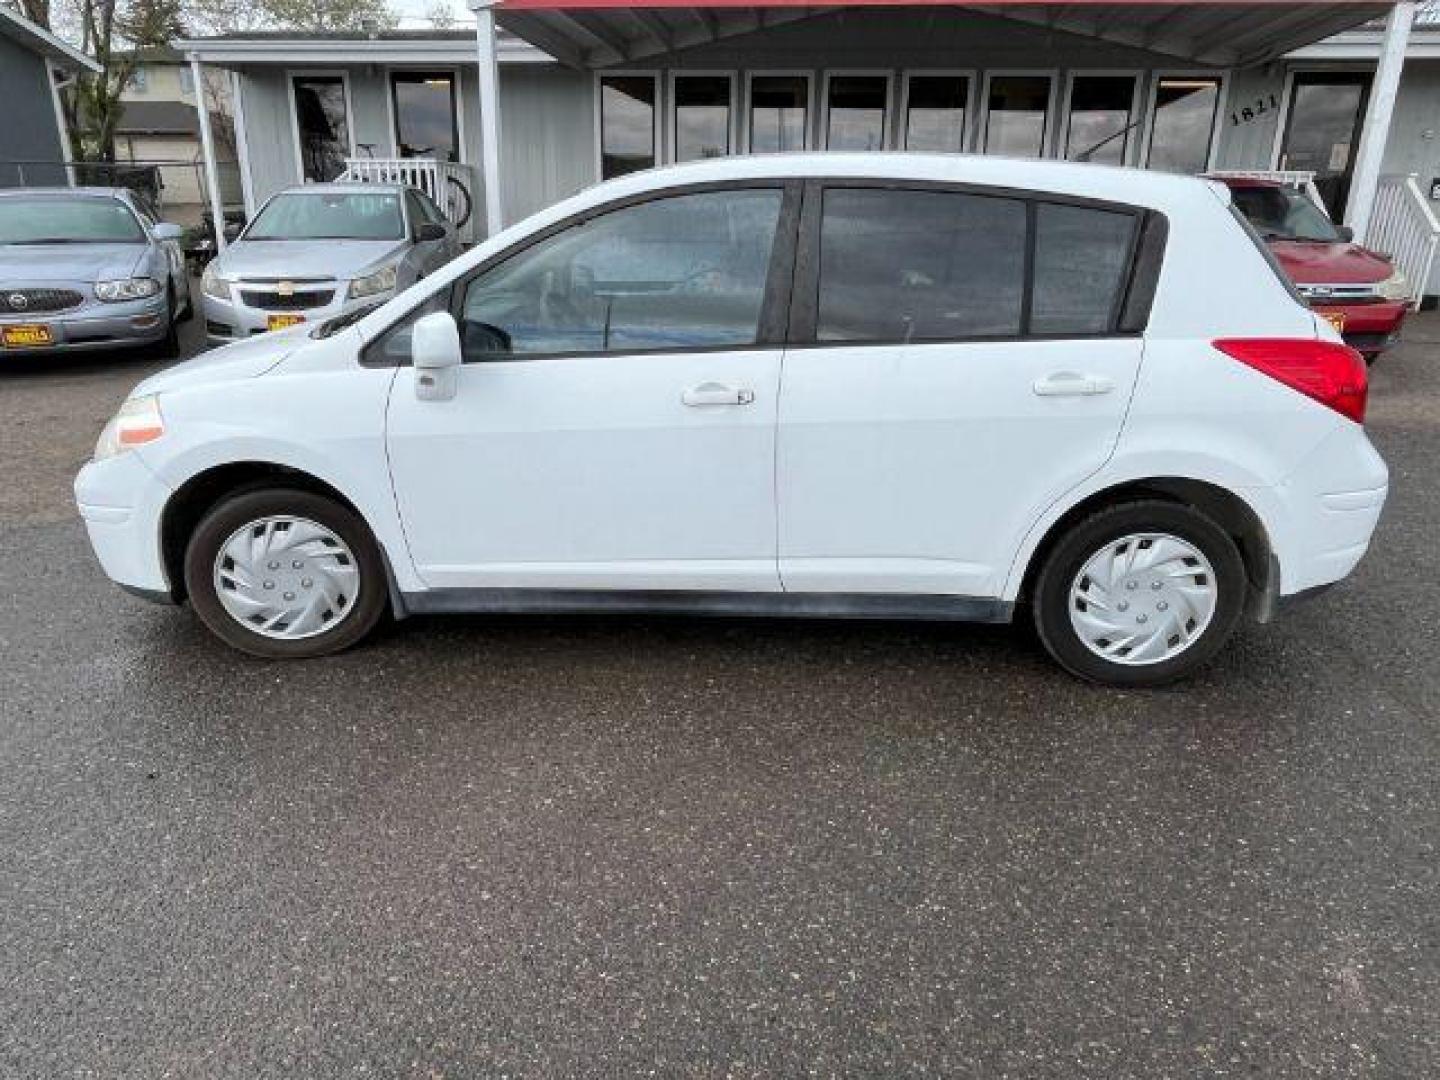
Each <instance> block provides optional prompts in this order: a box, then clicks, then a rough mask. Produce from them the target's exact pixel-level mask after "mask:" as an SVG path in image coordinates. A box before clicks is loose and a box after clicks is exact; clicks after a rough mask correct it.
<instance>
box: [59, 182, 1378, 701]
mask: <svg viewBox="0 0 1440 1080" xmlns="http://www.w3.org/2000/svg"><path fill="white" fill-rule="evenodd" d="M1229 198H1230V197H1229V193H1228V191H1226V190H1225V189H1224V188H1223V187H1221V186H1219V185H1216V184H1213V183H1209V182H1206V181H1203V180H1196V179H1190V178H1182V177H1177V176H1167V175H1160V174H1156V173H1148V172H1140V171H1134V170H1123V169H1109V168H1101V167H1097V166H1090V165H1076V164H1062V163H1041V162H1033V161H1026V162H1019V161H1008V160H1002V159H994V158H973V157H951V156H909V155H879V154H872V155H854V156H850V155H842V154H827V155H824V156H810V155H795V156H784V157H772V158H735V159H727V160H717V161H709V162H704V163H698V164H692V165H685V166H680V167H676V168H670V169H661V170H657V171H653V172H647V173H643V174H636V175H631V176H627V177H625V178H623V179H620V180H617V181H614V182H612V183H607V184H604V185H601V186H599V187H596V188H594V189H592V190H590V191H587V192H585V193H584V194H581V195H579V196H577V197H575V198H573V199H570V200H568V201H567V202H564V203H561V204H560V205H557V206H555V207H552V208H551V209H549V210H546V211H545V212H543V213H541V214H539V215H537V216H536V217H534V218H531V219H530V220H528V221H526V222H524V223H522V224H520V225H517V226H515V227H514V228H511V229H508V230H506V231H505V232H503V233H501V234H499V235H497V236H495V237H493V238H491V239H490V240H489V241H488V242H486V243H484V244H482V245H481V246H479V247H478V248H477V249H475V250H474V251H472V252H471V253H470V254H469V255H467V256H465V257H463V258H460V259H458V260H456V261H455V262H453V263H451V264H450V265H448V266H447V267H445V268H444V269H443V270H442V271H440V272H439V273H437V274H436V275H434V276H433V277H431V278H429V279H426V280H425V281H423V282H422V283H420V284H417V285H416V286H414V287H413V288H411V289H409V290H408V291H406V292H405V293H403V294H401V295H400V296H397V297H395V298H394V299H393V300H391V301H389V302H388V303H385V304H384V305H383V306H380V307H378V308H377V309H374V310H371V311H369V312H368V313H366V312H360V313H351V314H349V315H345V316H341V317H339V318H338V319H333V320H331V321H330V322H328V323H325V324H323V325H321V326H319V327H318V328H297V329H294V330H290V331H285V332H282V333H279V334H274V335H268V336H265V337H263V338H259V339H256V340H254V341H251V342H245V343H242V344H238V345H234V346H230V347H228V348H225V349H221V350H219V351H218V352H214V353H211V354H209V355H207V356H204V357H201V358H200V359H197V360H193V361H190V362H188V363H185V364H181V365H179V366H178V367H175V368H172V369H171V370H169V371H166V372H163V373H161V374H159V375H157V376H155V377H153V378H151V379H149V380H147V381H146V382H144V383H142V384H141V385H140V386H139V387H137V388H136V390H135V392H134V395H133V396H132V397H131V398H130V399H129V400H127V401H126V402H125V404H124V405H123V406H122V408H121V409H120V412H119V414H118V415H117V416H116V417H115V419H114V420H112V421H111V423H110V424H109V426H108V427H107V428H106V429H105V431H104V433H103V434H102V435H101V438H100V442H99V445H98V446H97V448H96V452H95V460H94V461H93V462H91V463H90V464H88V465H87V466H85V468H84V470H83V471H82V472H81V473H80V476H79V478H78V479H77V481H76V494H77V497H78V501H79V504H80V511H81V513H82V515H83V516H84V518H85V521H86V523H87V526H88V529H89V533H90V538H91V542H92V544H93V545H94V547H95V551H96V553H97V554H98V555H99V558H100V562H101V563H102V565H103V566H104V568H105V570H106V572H107V573H108V574H109V575H110V576H111V577H112V578H114V579H115V580H116V581H117V582H119V583H120V584H121V585H123V586H124V587H126V588H128V589H130V590H131V591H134V592H138V593H141V594H144V595H146V596H150V597H154V598H163V599H166V600H170V601H180V600H183V599H185V598H187V597H188V598H189V600H190V602H191V604H192V605H193V607H194V608H195V610H196V612H197V613H198V614H199V616H200V618H201V619H202V620H204V622H205V623H206V625H207V626H209V627H210V629H212V630H213V631H214V632H215V633H216V634H218V635H219V636H220V637H221V638H223V639H224V640H225V641H227V642H229V643H230V644H231V645H234V646H236V647H237V648H240V649H243V650H245V651H246V652H250V653H254V654H257V655H261V656H268V657H304V656H317V655H320V654H323V653H328V652H332V651H334V650H336V649H340V648H343V647H345V646H348V645H351V644H353V643H354V642H356V641H358V640H359V639H360V638H362V637H363V636H365V634H366V633H367V632H368V631H369V630H370V629H371V628H372V627H374V625H375V624H376V622H377V620H379V619H380V618H381V617H382V616H384V615H385V614H386V613H387V612H388V613H391V614H393V615H395V616H397V617H399V616H404V615H406V614H408V613H417V612H440V611H446V612H460V611H487V612H538V611H544V612H553V611H612V612H634V611H647V612H698V613H714V614H725V615H797V616H806V617H814V616H838V617H847V618H853V617H873V618H921V619H978V620H984V621H994V622H999V621H1006V620H1009V619H1011V618H1012V617H1013V616H1014V615H1015V614H1016V613H1017V611H1018V610H1021V609H1022V608H1023V609H1025V610H1029V611H1032V612H1033V615H1034V618H1035V621H1036V622H1037V624H1038V627H1039V631H1040V636H1041V638H1042V640H1043V641H1044V643H1045V645H1046V646H1047V647H1048V648H1049V650H1050V651H1051V652H1052V653H1053V654H1054V656H1055V658H1056V659H1057V660H1059V661H1060V663H1061V664H1063V665H1064V666H1065V667H1067V668H1068V669H1070V670H1071V671H1072V672H1075V673H1077V674H1080V675H1082V676H1085V677H1088V678H1091V679H1097V680H1102V681H1106V682H1110V683H1115V684H1126V685H1142V684H1154V683H1160V682H1165V681H1168V680H1171V679H1174V678H1177V677H1179V676H1181V675H1184V674H1186V673H1187V672H1190V671H1192V670H1193V669H1194V668H1196V667H1197V666H1198V665H1200V664H1201V663H1203V662H1204V661H1206V660H1207V659H1209V658H1210V657H1212V656H1213V655H1214V654H1215V652H1216V651H1217V650H1218V649H1219V648H1220V647H1221V645H1222V644H1223V643H1224V641H1225V640H1226V638H1227V637H1228V636H1229V635H1230V633H1231V632H1232V631H1233V630H1234V629H1235V626H1236V624H1237V623H1238V622H1239V620H1240V619H1241V617H1242V616H1245V615H1249V616H1251V617H1253V618H1258V619H1260V620H1262V621H1263V620H1265V619H1268V618H1269V617H1270V615H1271V614H1272V613H1273V611H1274V610H1275V608H1276V606H1277V601H1279V600H1281V599H1283V598H1288V597H1295V596H1298V595H1300V594H1302V593H1307V592H1310V591H1313V590H1315V589H1318V588H1319V587H1321V586H1324V585H1328V584H1330V583H1332V582H1335V581H1338V580H1339V579H1341V578H1343V577H1345V576H1346V575H1347V574H1348V573H1350V571H1351V570H1352V569H1353V568H1354V566H1355V564H1356V563H1357V562H1358V561H1359V559H1360V557H1361V556H1362V555H1363V554H1364V552H1365V550H1366V547H1367V546H1368V544H1369V541H1370V536H1371V532H1372V531H1373V529H1374V528H1375V524H1376V521H1377V519H1378V517H1379V515H1380V510H1381V507H1382V505H1383V503H1384V501H1385V495H1386V485H1387V475H1386V469H1385V465H1384V463H1383V462H1382V461H1381V460H1380V457H1379V456H1378V455H1377V454H1376V452H1375V450H1374V448H1373V447H1372V446H1371V444H1370V441H1369V440H1368V439H1367V438H1366V436H1365V432H1364V429H1363V428H1362V426H1361V421H1362V419H1363V413H1364V408H1365V395H1366V375H1365V365H1364V364H1363V362H1361V360H1360V358H1359V356H1358V354H1356V353H1354V352H1353V351H1351V350H1350V349H1348V348H1346V347H1345V346H1344V345H1342V344H1341V343H1340V341H1339V339H1338V337H1337V336H1336V334H1335V332H1334V331H1333V330H1332V329H1331V328H1330V326H1329V325H1328V324H1327V323H1325V322H1323V321H1322V320H1319V319H1317V318H1316V316H1315V315H1314V313H1313V312H1311V311H1310V310H1309V309H1308V308H1306V307H1305V306H1304V304H1302V303H1301V302H1300V301H1299V300H1298V299H1297V298H1296V297H1295V296H1294V295H1293V294H1292V292H1291V290H1290V287H1289V286H1288V285H1287V283H1286V281H1285V278H1284V277H1283V275H1282V274H1280V273H1279V272H1278V270H1277V269H1276V267H1275V265H1274V264H1273V262H1272V261H1271V260H1270V256H1269V255H1268V252H1267V250H1266V248H1265V246H1264V245H1263V243H1260V242H1259V241H1258V239H1257V238H1256V237H1255V236H1254V234H1253V233H1252V232H1250V231H1249V230H1248V227H1247V226H1246V225H1245V224H1244V223H1243V221H1242V220H1241V219H1240V218H1239V217H1238V215H1236V214H1234V213H1233V212H1232V210H1231V208H1230V205H1229Z"/></svg>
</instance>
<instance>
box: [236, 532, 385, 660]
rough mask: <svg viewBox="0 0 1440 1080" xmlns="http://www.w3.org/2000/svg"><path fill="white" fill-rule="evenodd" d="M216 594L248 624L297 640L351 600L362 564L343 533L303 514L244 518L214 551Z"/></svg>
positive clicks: (337, 618)
mask: <svg viewBox="0 0 1440 1080" xmlns="http://www.w3.org/2000/svg"><path fill="white" fill-rule="evenodd" d="M214 580H215V595H216V597H217V598H218V599H219V601H220V606H221V607H223V608H224V609H225V611H226V613H228V614H229V616H230V617H231V618H232V619H234V620H235V621H236V622H237V623H239V624H240V625H241V626H243V627H245V629H246V630H249V631H251V632H252V633H256V634H259V635H261V636H262V637H267V638H275V639H277V640H280V641H298V640H300V639H301V638H308V637H314V636H315V635H316V634H323V633H325V632H326V631H328V630H332V629H334V627H336V626H337V625H339V624H340V623H341V622H342V621H343V620H344V619H345V617H346V616H348V615H349V614H350V612H351V611H352V610H353V609H354V607H355V600H356V597H357V596H358V595H359V592H360V567H359V564H358V563H357V562H356V561H355V555H354V553H353V552H351V550H350V549H349V547H347V546H346V544H345V541H343V540H341V539H340V537H339V536H337V535H336V534H335V533H334V532H332V531H331V530H330V529H327V528H326V527H325V526H323V525H319V524H316V523H315V522H313V521H310V520H309V519H308V518H301V517H290V516H288V515H283V514H282V515H276V516H274V517H265V518H260V519H258V520H256V521H252V522H250V523H249V524H248V525H243V526H241V527H240V528H238V529H236V530H235V531H234V532H233V533H231V534H230V539H228V540H226V541H225V543H224V544H222V545H221V546H220V551H219V554H217V555H216V556H215V579H214Z"/></svg>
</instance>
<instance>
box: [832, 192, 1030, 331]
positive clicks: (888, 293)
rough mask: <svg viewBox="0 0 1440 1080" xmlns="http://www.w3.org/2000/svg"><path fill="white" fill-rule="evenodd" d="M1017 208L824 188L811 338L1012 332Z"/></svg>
mask: <svg viewBox="0 0 1440 1080" xmlns="http://www.w3.org/2000/svg"><path fill="white" fill-rule="evenodd" d="M1025 233H1026V229H1025V204H1024V203H1023V202H1021V201H1020V200H1018V199H1006V198H997V197H991V196H986V195H966V194H958V193H950V192H935V191H881V190H866V189H850V190H846V189H838V188H837V189H831V190H828V191H826V193H825V204H824V211H823V215H822V218H821V226H820V294H819V309H818V316H817V323H816V335H817V337H818V338H819V340H821V341H925V340H935V339H944V338H957V337H986V336H1003V335H1012V334H1018V333H1019V332H1020V312H1021V305H1022V303H1023V299H1024V294H1025Z"/></svg>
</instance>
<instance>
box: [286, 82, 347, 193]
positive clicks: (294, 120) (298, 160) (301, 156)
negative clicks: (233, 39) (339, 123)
mask: <svg viewBox="0 0 1440 1080" xmlns="http://www.w3.org/2000/svg"><path fill="white" fill-rule="evenodd" d="M296 79H339V80H340V83H341V86H342V87H343V89H344V92H345V134H346V135H347V136H349V141H350V147H349V150H348V152H347V153H346V155H345V156H346V157H347V158H353V157H355V102H354V100H353V99H352V98H351V96H350V72H349V71H347V70H346V69H345V68H286V69H285V92H286V97H287V99H288V101H289V103H290V145H291V148H292V149H293V150H294V152H295V179H296V182H297V183H301V184H321V183H325V181H323V180H307V179H306V178H305V153H304V150H303V147H302V146H301V143H300V101H299V98H297V97H296V95H295V80H296Z"/></svg>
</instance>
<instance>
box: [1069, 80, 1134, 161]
mask: <svg viewBox="0 0 1440 1080" xmlns="http://www.w3.org/2000/svg"><path fill="white" fill-rule="evenodd" d="M1134 111H1135V76H1133V75H1077V76H1075V78H1074V79H1073V80H1072V81H1071V83H1070V111H1069V115H1068V117H1067V119H1066V123H1065V157H1066V158H1067V159H1069V160H1070V161H1094V162H1098V163H1100V164H1103V165H1123V164H1125V161H1126V156H1127V154H1126V152H1127V151H1128V150H1129V148H1130V134H1131V131H1132V128H1133V125H1134V122H1135V119H1134Z"/></svg>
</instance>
